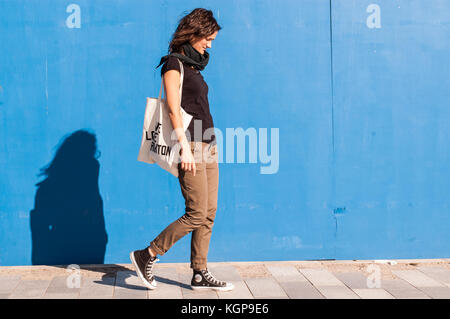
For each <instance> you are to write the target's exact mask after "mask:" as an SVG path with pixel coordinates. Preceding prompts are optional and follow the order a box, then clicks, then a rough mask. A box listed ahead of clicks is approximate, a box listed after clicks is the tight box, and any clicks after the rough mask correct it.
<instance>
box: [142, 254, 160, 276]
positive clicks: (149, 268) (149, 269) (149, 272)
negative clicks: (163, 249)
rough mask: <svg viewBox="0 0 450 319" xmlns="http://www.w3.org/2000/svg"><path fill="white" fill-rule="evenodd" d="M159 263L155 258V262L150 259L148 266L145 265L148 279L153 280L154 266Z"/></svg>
mask: <svg viewBox="0 0 450 319" xmlns="http://www.w3.org/2000/svg"><path fill="white" fill-rule="evenodd" d="M157 261H159V259H158V258H155V259H153V260H152V259H149V260H148V261H147V264H146V265H145V272H146V274H147V277H148V278H151V277H152V276H153V266H154V265H155V263H156V262H157Z"/></svg>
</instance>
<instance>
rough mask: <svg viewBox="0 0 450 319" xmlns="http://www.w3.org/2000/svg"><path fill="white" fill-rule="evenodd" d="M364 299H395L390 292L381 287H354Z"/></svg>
mask: <svg viewBox="0 0 450 319" xmlns="http://www.w3.org/2000/svg"><path fill="white" fill-rule="evenodd" d="M353 291H354V292H355V293H356V294H357V295H358V296H359V297H361V298H362V299H395V298H394V296H392V295H391V294H390V293H388V292H387V291H386V290H384V289H381V288H364V289H353Z"/></svg>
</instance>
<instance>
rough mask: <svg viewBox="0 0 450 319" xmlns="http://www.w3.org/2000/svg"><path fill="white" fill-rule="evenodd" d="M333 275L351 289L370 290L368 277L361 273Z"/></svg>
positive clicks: (335, 273) (336, 273)
mask: <svg viewBox="0 0 450 319" xmlns="http://www.w3.org/2000/svg"><path fill="white" fill-rule="evenodd" d="M333 275H334V276H336V278H337V279H339V280H340V281H342V282H343V283H344V284H345V285H346V286H347V287H349V288H351V289H370V288H369V287H368V286H367V277H366V276H365V275H364V274H363V273H361V272H356V271H354V272H334V273H333Z"/></svg>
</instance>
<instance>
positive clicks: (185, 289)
mask: <svg viewBox="0 0 450 319" xmlns="http://www.w3.org/2000/svg"><path fill="white" fill-rule="evenodd" d="M178 279H179V281H180V283H181V293H182V294H183V298H184V299H218V298H219V296H218V295H217V293H216V291H214V290H210V289H208V290H193V289H192V288H191V279H192V273H191V272H189V273H179V274H178Z"/></svg>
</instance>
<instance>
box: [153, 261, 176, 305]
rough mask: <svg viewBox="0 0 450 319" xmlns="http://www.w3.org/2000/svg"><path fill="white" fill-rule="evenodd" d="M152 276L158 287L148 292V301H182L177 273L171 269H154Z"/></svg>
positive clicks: (174, 269)
mask: <svg viewBox="0 0 450 319" xmlns="http://www.w3.org/2000/svg"><path fill="white" fill-rule="evenodd" d="M153 273H154V275H155V278H156V282H157V284H158V287H157V288H156V289H154V290H150V289H149V290H148V298H150V299H182V298H183V294H182V293H181V283H180V281H179V279H178V273H177V270H176V268H175V267H173V268H158V267H156V268H155V269H154V272H153Z"/></svg>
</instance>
